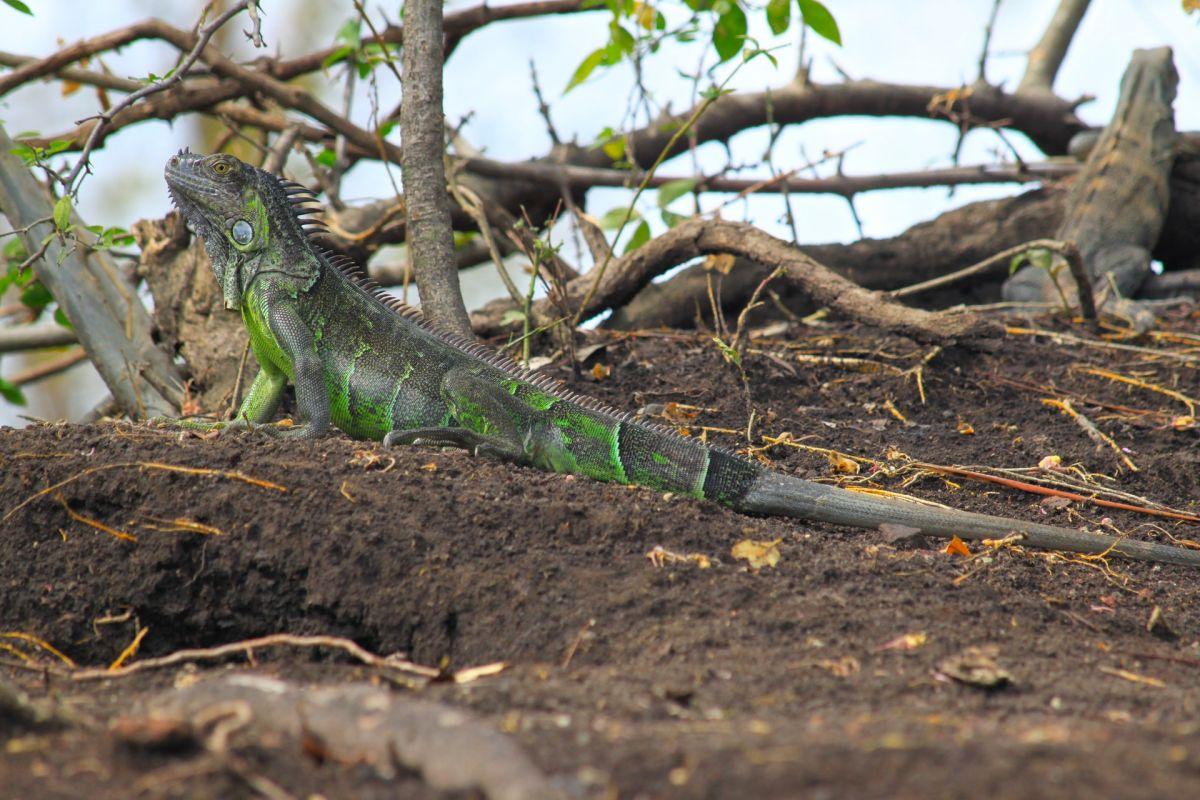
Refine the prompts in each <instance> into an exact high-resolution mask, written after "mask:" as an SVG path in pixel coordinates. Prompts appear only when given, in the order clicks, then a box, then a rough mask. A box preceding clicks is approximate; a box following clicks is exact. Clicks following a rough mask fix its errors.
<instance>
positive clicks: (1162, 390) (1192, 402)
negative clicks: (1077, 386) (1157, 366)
mask: <svg viewBox="0 0 1200 800" xmlns="http://www.w3.org/2000/svg"><path fill="white" fill-rule="evenodd" d="M1082 371H1083V372H1084V373H1086V374H1088V375H1095V376H1096V377H1098V378H1106V379H1108V380H1110V381H1116V382H1117V383H1124V384H1128V385H1129V386H1136V387H1137V388H1139V389H1145V390H1147V391H1150V392H1158V393H1159V394H1163V395H1166V396H1167V397H1170V398H1171V399H1173V400H1178V401H1179V402H1181V403H1183V404H1184V405H1185V406H1187V409H1188V413H1189V414H1193V415H1194V414H1195V413H1196V406H1197V404H1200V400H1197V399H1196V398H1194V397H1188V396H1187V395H1186V394H1184V393H1183V392H1177V391H1175V390H1174V389H1168V388H1166V387H1165V386H1159V385H1158V384H1154V383H1149V382H1148V381H1144V380H1141V379H1140V378H1134V377H1131V376H1129V375H1122V374H1120V373H1118V372H1112V371H1111V370H1107V369H1099V368H1098V367H1088V368H1086V369H1084V370H1082Z"/></svg>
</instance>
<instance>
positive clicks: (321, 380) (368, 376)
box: [166, 151, 1200, 566]
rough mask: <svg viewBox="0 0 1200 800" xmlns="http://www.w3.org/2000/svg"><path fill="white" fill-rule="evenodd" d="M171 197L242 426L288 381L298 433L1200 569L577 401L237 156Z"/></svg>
mask: <svg viewBox="0 0 1200 800" xmlns="http://www.w3.org/2000/svg"><path fill="white" fill-rule="evenodd" d="M166 180H167V185H168V187H169V188H170V193H171V197H172V199H173V200H174V202H175V204H176V205H177V206H178V208H179V210H180V211H181V213H182V214H183V216H184V218H185V220H186V221H187V222H188V223H189V224H190V226H191V227H192V228H193V229H194V230H195V232H196V233H197V234H199V235H200V236H201V237H202V238H203V240H204V244H205V248H206V250H207V251H208V254H209V256H210V258H211V259H212V266H213V271H214V273H215V275H216V278H217V283H218V284H219V285H220V287H221V291H222V293H223V296H224V300H225V305H226V306H227V307H228V308H230V309H234V310H237V311H240V312H241V315H242V319H243V320H244V322H245V325H246V329H247V331H248V332H249V335H250V344H251V347H252V348H253V350H254V356H255V358H256V359H257V360H258V363H259V372H258V375H257V377H256V378H255V379H254V382H253V384H252V385H251V387H250V390H249V392H248V393H247V396H246V399H245V401H244V402H243V403H242V406H241V409H240V410H239V412H238V419H237V423H236V424H238V425H241V426H248V425H253V424H258V423H266V422H269V421H270V420H271V418H272V416H273V415H274V413H275V411H276V409H277V408H278V405H279V401H280V399H281V397H282V395H283V391H284V389H285V387H286V385H287V383H288V382H291V383H293V384H294V385H295V390H296V402H297V406H298V408H299V412H300V416H301V418H302V422H301V424H299V425H297V426H296V427H294V428H292V429H290V430H289V431H288V435H292V436H300V437H316V436H320V435H323V434H324V433H326V432H327V431H328V430H329V428H330V426H331V425H333V426H336V427H338V428H340V429H341V430H343V431H345V432H346V433H348V434H349V435H350V436H352V437H354V438H358V439H374V440H383V441H384V442H385V443H387V444H429V445H436V446H452V447H461V448H465V449H467V450H469V451H471V452H473V453H475V454H476V455H489V456H493V457H496V458H500V459H503V460H506V461H510V462H513V463H516V464H523V465H527V466H532V467H537V468H539V469H543V470H549V471H552V472H560V473H572V474H576V475H582V476H586V477H589V478H594V479H596V480H602V481H615V482H619V483H627V484H638V485H641V486H647V487H650V488H653V489H657V490H660V491H670V492H675V493H677V494H681V495H686V496H689V497H694V498H698V499H704V500H711V501H714V502H717V503H720V504H722V505H725V506H728V507H730V508H732V509H734V510H736V511H740V512H742V513H746V514H755V515H770V514H778V515H783V516H788V517H795V518H798V519H804V520H812V521H821V522H830V523H835V524H840V525H850V526H855V527H862V528H877V527H879V526H881V525H891V526H899V527H901V528H903V529H906V530H911V531H912V532H913V533H922V534H927V535H933V536H952V535H957V536H959V537H962V538H964V539H984V538H1002V537H1005V536H1008V535H1010V534H1019V535H1020V536H1021V537H1022V539H1023V543H1024V544H1027V545H1031V546H1034V547H1039V548H1047V549H1053V550H1067V551H1074V552H1080V553H1104V552H1108V551H1111V552H1114V553H1119V554H1121V555H1123V556H1127V557H1129V558H1136V559H1143V560H1149V561H1157V562H1163V563H1173V564H1188V565H1197V566H1200V552H1197V551H1191V550H1186V549H1183V548H1179V547H1171V546H1167V545H1163V544H1158V543H1154V542H1145V541H1138V540H1132V539H1127V538H1118V537H1113V536H1107V535H1101V534H1095V533H1088V532H1084V531H1079V530H1072V529H1069V528H1061V527H1055V526H1051V525H1042V524H1039V523H1034V522H1026V521H1022V520H1016V519H1006V518H1003V517H993V516H986V515H983V514H974V513H970V512H965V511H958V510H954V509H947V508H940V507H935V506H930V505H925V504H921V503H917V502H905V501H902V500H894V499H886V498H881V497H876V496H871V495H867V494H863V493H861V492H854V491H849V490H846V489H840V488H836V487H832V486H826V485H824V484H820V483H812V482H809V481H804V480H801V479H799V478H796V477H794V476H791V475H786V474H783V473H780V472H775V471H772V470H770V469H767V468H765V467H763V466H762V465H760V464H757V463H755V462H752V461H750V460H748V459H744V458H741V457H739V456H738V455H735V454H734V453H731V452H728V451H725V450H722V449H719V448H712V447H708V446H706V445H704V444H702V443H700V442H698V441H695V440H693V439H689V438H686V437H683V436H680V435H678V434H676V433H675V432H673V431H671V430H669V429H667V428H664V427H660V426H657V425H653V424H649V423H646V422H644V421H641V420H639V419H636V418H634V417H633V416H632V415H630V414H628V413H624V412H619V411H616V410H613V409H611V408H608V407H606V406H604V405H603V404H601V403H600V402H598V401H596V400H594V399H591V398H588V397H584V396H582V395H579V394H576V393H574V392H572V391H569V390H567V389H565V388H563V387H562V386H560V385H559V384H557V383H556V382H555V381H553V380H551V379H549V378H547V377H545V376H543V375H538V374H536V373H532V372H528V371H526V370H524V369H522V368H521V367H519V366H518V365H517V364H515V363H514V362H512V361H510V360H509V359H507V358H505V357H504V356H501V355H499V354H497V353H495V352H493V351H491V350H489V349H488V348H486V347H484V346H483V345H481V344H479V343H477V342H473V341H470V340H468V339H465V338H463V337H460V336H456V335H453V334H448V333H446V332H444V331H441V330H439V329H438V328H437V327H436V326H434V325H432V324H430V323H428V322H427V321H426V320H424V319H423V318H422V317H421V315H420V314H419V312H417V311H415V310H413V309H411V308H410V307H408V306H405V305H404V304H402V303H400V302H399V301H398V300H396V299H395V298H393V297H391V296H390V295H387V294H385V293H383V292H381V291H379V290H378V289H377V288H376V287H374V286H373V285H372V284H370V283H369V282H368V281H367V280H366V279H365V278H364V277H362V275H361V273H360V272H358V271H357V269H356V268H355V267H354V266H353V265H351V264H348V263H346V262H345V261H344V260H343V259H341V258H339V257H337V256H332V255H330V254H329V253H328V252H327V251H325V250H324V249H323V248H322V247H321V246H320V245H319V243H318V242H317V241H316V240H315V236H314V234H313V232H312V231H311V230H310V227H311V226H310V224H309V218H307V217H306V216H305V215H306V214H307V213H311V211H312V209H311V206H309V205H308V203H310V202H311V201H312V200H313V196H312V195H311V194H310V193H309V192H308V191H307V190H306V189H304V187H302V186H299V185H298V184H293V183H290V182H287V181H284V180H282V179H280V178H277V177H275V176H274V175H271V174H270V173H267V172H264V171H262V170H259V169H257V168H255V167H252V166H250V165H248V164H245V163H243V162H241V161H239V160H238V159H236V158H234V157H232V156H228V155H211V156H202V155H199V154H195V153H189V152H186V151H185V152H181V153H179V154H177V155H175V156H172V157H171V158H170V159H169V160H168V162H167V167H166Z"/></svg>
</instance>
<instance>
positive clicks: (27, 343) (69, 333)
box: [0, 322, 78, 353]
mask: <svg viewBox="0 0 1200 800" xmlns="http://www.w3.org/2000/svg"><path fill="white" fill-rule="evenodd" d="M76 341H78V337H76V336H75V331H73V330H71V329H70V328H64V327H63V326H62V325H59V324H58V323H52V322H46V323H40V324H37V325H16V326H13V327H10V328H0V353H15V352H20V351H22V350H41V349H43V348H46V347H62V346H63V345H67V344H74V343H75V342H76Z"/></svg>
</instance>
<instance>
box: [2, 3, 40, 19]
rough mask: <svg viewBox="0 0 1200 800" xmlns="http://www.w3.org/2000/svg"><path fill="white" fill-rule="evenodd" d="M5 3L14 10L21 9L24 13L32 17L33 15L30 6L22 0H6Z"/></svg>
mask: <svg viewBox="0 0 1200 800" xmlns="http://www.w3.org/2000/svg"><path fill="white" fill-rule="evenodd" d="M4 5H6V6H8V7H9V8H11V9H13V10H14V11H20V12H21V13H22V14H28V15H29V16H31V17H32V16H33V12H32V11H30V10H29V6H27V5H25V4H24V3H22V2H21V0H4Z"/></svg>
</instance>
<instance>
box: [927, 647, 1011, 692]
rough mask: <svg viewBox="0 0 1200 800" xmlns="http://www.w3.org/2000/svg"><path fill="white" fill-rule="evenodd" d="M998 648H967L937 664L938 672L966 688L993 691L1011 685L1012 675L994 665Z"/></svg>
mask: <svg viewBox="0 0 1200 800" xmlns="http://www.w3.org/2000/svg"><path fill="white" fill-rule="evenodd" d="M998 655H1000V648H999V647H998V646H996V645H994V644H986V645H983V646H981V647H968V648H967V649H965V650H963V651H962V652H961V653H957V654H955V655H952V656H950V657H949V658H947V659H944V660H943V661H942V662H941V663H940V664H938V666H937V668H938V672H940V673H942V674H943V675H945V676H946V677H949V678H953V679H954V680H956V681H958V682H959V683H965V684H967V685H968V686H978V687H980V688H982V689H995V688H998V687H1000V686H1006V685H1008V684H1010V683H1012V680H1013V677H1012V675H1011V674H1010V673H1009V672H1008V671H1007V670H1005V669H1002V668H1001V667H1000V666H999V665H998V664H997V663H996V656H998Z"/></svg>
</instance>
